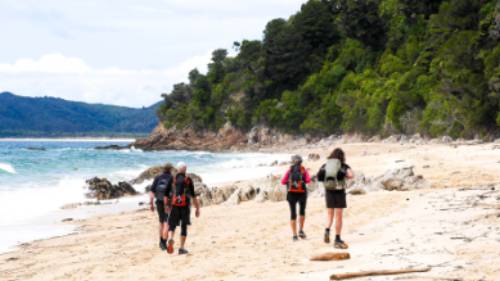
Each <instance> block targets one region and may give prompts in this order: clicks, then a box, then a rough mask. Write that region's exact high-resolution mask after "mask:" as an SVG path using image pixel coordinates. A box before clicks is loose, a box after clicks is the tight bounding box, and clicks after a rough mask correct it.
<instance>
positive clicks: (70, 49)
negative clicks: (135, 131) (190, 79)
mask: <svg viewBox="0 0 500 281" xmlns="http://www.w3.org/2000/svg"><path fill="white" fill-rule="evenodd" d="M304 2H306V0H252V1H250V0H141V1H137V0H120V1H102V0H85V1H62V0H44V1H39V0H23V1H19V0H0V26H2V27H4V28H0V39H1V40H2V42H6V43H5V44H2V51H1V52H0V91H11V92H14V93H16V94H21V95H29V96H43V95H51V96H57V97H62V98H65V99H74V100H81V101H86V102H102V103H112V104H121V105H130V106H141V105H148V104H150V103H153V102H155V101H157V100H159V99H160V96H159V95H160V94H161V93H163V92H168V91H170V89H171V88H172V85H173V84H174V83H177V82H181V81H185V80H186V79H187V73H188V72H189V70H191V69H192V68H194V67H201V68H205V67H206V63H207V62H208V60H209V57H210V56H209V55H208V53H209V52H211V51H212V50H214V49H216V48H227V49H230V48H231V45H232V42H233V41H240V40H242V39H259V38H261V37H262V31H263V29H264V27H265V24H266V23H267V22H268V21H269V20H271V19H273V18H276V17H285V18H287V17H289V16H290V15H292V14H293V13H295V12H296V11H298V9H299V8H300V5H301V4H302V3H304ZM200 54H201V55H200Z"/></svg>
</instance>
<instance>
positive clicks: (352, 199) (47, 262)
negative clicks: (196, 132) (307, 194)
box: [0, 143, 500, 281]
mask: <svg viewBox="0 0 500 281" xmlns="http://www.w3.org/2000/svg"><path fill="white" fill-rule="evenodd" d="M342 147H343V148H344V149H345V151H346V152H347V154H348V162H349V164H351V166H352V167H353V168H354V170H355V172H358V173H359V172H363V173H364V174H365V175H369V176H372V175H379V174H381V173H383V172H384V171H385V170H387V169H388V168H391V167H393V166H395V165H400V164H401V163H406V164H413V165H414V166H415V170H416V172H417V173H419V174H423V175H424V177H425V178H427V179H429V180H430V181H431V183H432V185H433V187H434V188H432V189H427V190H419V191H410V192H385V191H380V192H372V193H368V194H366V195H361V196H349V197H348V209H347V210H346V216H345V222H344V224H345V226H344V234H343V237H344V238H345V240H346V241H347V242H348V243H349V244H350V249H349V250H348V251H349V252H350V254H351V259H350V260H346V261H332V262H311V261H309V260H308V259H309V257H310V256H312V255H313V254H317V253H322V252H328V251H333V247H332V245H331V244H330V245H327V244H324V243H323V242H322V234H323V229H324V220H325V214H324V199H322V198H310V199H309V201H308V209H307V222H306V232H307V234H308V238H307V240H303V241H299V242H292V240H291V235H290V230H289V225H288V219H289V212H288V206H287V203H286V202H265V203H257V202H254V201H252V202H245V203H242V204H240V205H237V206H227V205H219V206H210V207H206V208H203V209H202V216H201V217H200V218H198V219H195V218H193V226H192V227H190V229H189V233H190V234H189V237H188V244H187V246H188V249H189V250H190V252H191V253H190V254H189V255H187V256H178V255H176V254H175V255H168V254H166V253H165V252H161V251H159V249H158V246H157V242H158V241H157V218H156V214H155V213H151V212H150V211H148V210H144V209H143V210H138V211H135V212H129V213H123V214H119V215H107V216H101V217H95V218H90V219H87V220H83V221H77V222H76V223H78V224H80V225H81V227H80V229H79V230H80V231H79V232H78V233H76V234H72V235H67V236H63V237H57V238H52V239H48V240H41V241H35V242H32V243H29V244H26V245H23V246H21V247H19V249H17V250H15V251H13V252H10V253H6V254H3V255H0V280H2V281H3V280H37V281H39V280H147V281H150V280H160V279H164V280H197V281H198V280H328V278H329V275H330V274H331V273H341V272H355V271H360V270H371V269H395V268H404V267H411V266H431V267H432V270H431V271H430V272H427V273H415V274H408V275H399V276H391V277H389V276H382V277H376V278H375V277H371V278H365V279H363V278H361V279H358V280H500V191H499V189H500V185H497V186H496V187H495V190H491V187H480V188H477V187H478V186H480V185H484V184H496V183H500V173H499V171H500V163H499V161H500V149H495V147H496V146H495V145H494V144H485V145H475V146H459V147H456V148H455V147H452V146H447V145H425V146H412V145H404V146H402V145H399V144H380V143H379V144H373V143H370V144H349V145H342ZM331 148H333V147H310V148H306V149H303V148H301V149H299V150H295V149H292V150H288V151H289V152H299V153H301V154H303V155H307V154H308V153H311V152H318V153H320V154H321V155H325V154H326V153H327V151H329V150H330V149H331ZM321 162H322V161H316V162H306V165H307V166H308V167H311V169H312V170H313V171H315V170H317V168H318V167H319V165H320V164H321ZM444 187H448V188H444ZM463 187H467V188H463Z"/></svg>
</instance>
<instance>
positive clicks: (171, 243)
mask: <svg viewBox="0 0 500 281" xmlns="http://www.w3.org/2000/svg"><path fill="white" fill-rule="evenodd" d="M173 252H174V240H172V239H170V240H168V245H167V253H169V254H172V253H173Z"/></svg>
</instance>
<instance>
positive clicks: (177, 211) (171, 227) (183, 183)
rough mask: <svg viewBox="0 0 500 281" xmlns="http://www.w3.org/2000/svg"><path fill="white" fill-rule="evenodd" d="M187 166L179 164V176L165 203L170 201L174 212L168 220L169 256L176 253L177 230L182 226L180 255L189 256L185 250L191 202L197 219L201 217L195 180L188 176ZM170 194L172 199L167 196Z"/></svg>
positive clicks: (169, 190)
mask: <svg viewBox="0 0 500 281" xmlns="http://www.w3.org/2000/svg"><path fill="white" fill-rule="evenodd" d="M186 170H187V166H186V164H184V163H183V162H180V163H178V164H177V174H176V175H175V177H174V181H173V184H172V186H171V187H170V188H169V189H168V190H167V193H166V196H165V201H168V200H170V202H171V205H172V210H171V212H170V216H169V218H168V232H169V233H168V237H170V240H168V245H167V252H168V253H169V254H171V253H173V252H174V240H173V238H174V234H175V228H176V227H177V226H178V225H180V226H181V245H180V248H179V255H183V254H187V253H188V251H187V250H186V248H185V244H186V238H187V228H188V225H190V224H191V221H190V208H191V200H192V201H193V204H194V207H195V209H196V213H195V214H196V217H199V216H200V204H199V202H198V198H196V194H195V191H194V184H193V180H192V179H191V178H190V177H189V176H187V175H186ZM168 194H170V197H167V195H168Z"/></svg>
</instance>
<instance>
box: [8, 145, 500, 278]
mask: <svg viewBox="0 0 500 281" xmlns="http://www.w3.org/2000/svg"><path fill="white" fill-rule="evenodd" d="M337 145H339V146H341V147H343V148H344V150H346V152H347V154H348V160H347V161H348V163H349V164H351V166H353V168H354V170H355V173H358V174H359V173H363V174H364V175H366V176H376V175H379V174H381V173H383V171H385V170H387V169H388V168H391V167H395V166H397V165H401V164H405V165H406V164H409V165H413V166H414V167H415V170H416V172H417V173H418V174H423V175H424V178H426V179H428V180H429V181H430V182H431V184H432V187H433V188H432V189H424V190H418V191H409V192H386V191H380V192H373V193H372V192H370V193H368V194H366V195H361V196H349V199H348V200H349V201H351V200H353V203H352V204H353V205H354V206H353V207H354V208H355V209H356V210H358V211H360V210H365V211H367V210H369V209H368V208H367V207H368V206H373V208H376V209H377V210H378V209H379V208H383V207H385V208H387V210H379V211H377V212H383V213H386V212H389V213H391V212H392V213H394V212H397V211H398V206H399V207H401V205H400V204H401V202H404V201H405V200H404V198H410V202H413V199H412V198H414V199H418V198H420V197H423V198H428V199H429V200H434V201H435V200H438V201H439V200H441V199H446V198H447V197H450V198H452V196H453V197H454V196H455V195H454V194H455V193H457V192H458V193H461V192H459V191H460V188H458V187H478V186H484V185H486V184H497V183H500V175H498V172H497V171H498V169H499V168H500V149H496V144H495V143H486V144H478V145H461V146H460V145H459V146H453V145H445V144H424V145H414V144H403V145H402V144H387V143H351V144H339V143H338V144H334V145H328V144H326V145H307V146H306V148H303V147H301V148H300V149H297V148H295V146H292V147H282V148H281V149H280V150H279V151H277V149H276V148H272V147H271V148H264V149H260V150H258V151H257V152H262V153H269V152H270V151H274V152H279V153H298V154H301V155H302V156H305V157H306V158H305V165H306V167H308V168H309V169H310V170H311V172H312V173H315V172H316V170H317V169H318V168H319V166H320V165H321V164H322V163H323V162H324V155H325V154H326V152H327V151H330V150H331V149H332V148H333V147H335V146H337ZM267 150H270V151H267ZM311 153H319V154H320V155H321V160H319V161H310V160H307V155H309V154H311ZM401 160H403V161H402V162H401ZM427 166H428V167H427ZM275 168H276V169H279V170H286V166H277V167H275ZM471 173H472V174H473V175H474V176H470V175H471ZM275 174H277V173H275ZM258 181H263V182H265V181H268V179H265V178H258V179H252V180H246V181H245V180H243V181H235V182H228V183H227V185H235V186H247V185H249V184H251V183H252V182H258ZM497 189H500V186H499V187H498V188H497ZM471 192H475V191H471ZM481 192H482V191H478V193H477V194H476V193H474V194H475V195H474V196H479V195H481V194H482V193H481ZM439 193H442V194H443V196H442V197H443V198H436V197H435V196H433V194H439ZM462 193H463V192H462ZM422 194H423V195H422ZM372 196H373V197H377V198H378V197H380V199H381V200H383V202H392V203H388V204H390V205H387V204H386V203H383V202H382V203H380V202H377V201H373V200H372V199H371V198H372ZM365 200H367V202H364V201H365ZM399 200H402V201H401V202H400V201H399ZM311 202H312V203H311V204H308V205H309V206H311V205H312V207H309V208H312V210H311V211H308V213H309V214H310V216H311V220H312V222H311V228H312V229H314V230H315V231H314V232H313V233H311V234H312V235H313V236H312V237H311V238H314V239H315V240H320V239H319V237H318V235H319V234H320V233H321V224H322V222H323V206H322V205H323V200H322V199H320V198H313V197H312V198H311ZM355 202H358V203H355ZM368 202H372V203H368ZM374 202H377V203H374ZM423 202H425V201H423ZM464 202H465V201H464ZM365 203H366V204H368V206H366V207H364V206H363V204H365ZM441 203H442V204H444V205H443V207H442V208H443V209H447V208H451V207H450V206H446V204H448V203H446V202H441ZM441 203H440V204H441ZM497 203H498V202H497ZM370 204H375V205H370ZM391 204H395V205H391ZM405 204H406V203H405ZM314 205H317V206H314ZM95 207H96V208H103V207H106V206H95ZM499 207H500V206H499ZM144 208H145V207H144V206H139V205H135V206H134V207H133V209H130V210H124V211H122V212H119V214H99V215H97V216H90V217H88V218H86V219H75V220H73V221H72V222H69V223H64V224H65V225H67V224H71V225H74V224H76V225H77V226H76V229H78V231H77V232H76V233H71V234H68V235H65V236H61V237H55V238H49V239H42V240H36V241H34V242H30V243H28V244H26V245H21V246H19V247H18V248H17V249H14V250H12V251H9V252H7V253H0V260H2V259H4V260H8V259H10V258H13V257H17V256H22V257H23V258H22V259H25V258H27V259H29V255H27V253H28V252H30V251H31V250H30V249H31V248H32V247H35V249H36V251H37V252H38V251H40V252H41V253H40V254H39V255H40V256H41V260H40V262H41V263H42V264H46V265H49V264H58V261H57V260H52V258H50V259H44V258H43V257H48V256H53V255H54V250H53V249H59V248H61V247H64V246H60V245H64V244H65V243H66V242H65V241H73V239H79V240H80V239H83V240H82V241H85V243H88V247H90V248H92V249H94V251H99V252H100V251H101V250H98V249H97V248H96V247H97V245H100V246H99V247H104V249H106V248H109V247H115V248H114V249H115V250H111V251H116V249H118V248H116V247H118V245H114V246H110V245H106V243H98V244H96V243H97V242H96V241H95V240H87V239H88V238H87V237H88V236H92V235H94V234H93V233H94V232H95V231H97V232H98V233H100V235H107V234H105V233H107V232H108V231H111V233H112V234H113V235H118V234H117V233H116V231H113V230H112V229H113V227H111V228H110V229H109V230H105V229H104V230H99V228H96V225H101V227H104V225H102V222H103V221H105V222H109V223H110V224H111V225H116V224H117V222H114V220H118V221H122V220H125V221H124V222H123V223H119V225H120V226H119V227H120V228H124V229H128V230H130V231H133V233H136V234H137V235H139V236H141V235H142V236H143V237H144V239H145V241H146V242H142V243H139V245H136V246H135V247H139V248H141V249H142V251H144V253H142V254H141V253H140V252H138V251H137V250H134V249H133V248H130V247H128V248H127V249H128V250H120V251H125V252H124V253H127V252H129V251H131V252H130V254H132V253H135V254H139V256H143V255H146V256H148V257H151V258H152V260H151V259H150V260H149V261H150V262H153V264H155V263H158V262H159V261H161V260H163V261H164V260H165V259H169V258H170V257H167V256H165V255H162V253H161V252H159V251H157V249H156V244H155V241H154V238H155V236H154V235H152V233H155V227H156V226H157V223H154V222H156V220H155V218H156V216H155V214H151V213H150V212H149V211H146V210H144ZM268 208H270V210H276V212H277V213H276V214H280V215H279V217H280V218H281V219H279V220H278V221H279V222H280V223H278V222H276V223H277V224H276V223H275V224H276V226H273V227H272V228H271V229H277V230H278V231H279V233H280V235H279V236H280V237H283V236H282V235H288V232H289V230H288V227H287V223H286V221H287V216H288V211H287V207H286V204H285V203H284V202H264V203H257V202H255V201H249V202H244V203H242V204H240V205H235V206H228V205H227V204H221V205H213V206H208V207H203V208H202V212H203V213H205V212H207V213H208V214H207V216H208V217H206V216H204V215H202V218H201V219H200V220H198V219H196V220H195V219H194V222H193V227H192V228H193V231H192V233H193V238H192V240H191V239H190V242H188V243H189V244H190V245H191V247H193V248H194V249H195V250H196V253H193V256H192V258H194V259H197V258H196V257H197V256H198V255H200V256H201V257H204V258H209V257H210V254H209V253H208V252H205V250H204V249H203V248H199V247H200V244H199V243H200V242H201V241H198V240H199V239H209V241H208V242H202V244H203V243H209V244H210V243H211V242H210V239H212V240H211V241H214V242H215V243H217V240H219V239H223V237H224V235H223V234H222V233H221V232H220V231H217V232H215V233H211V234H210V232H209V233H206V232H203V231H207V229H206V228H207V226H204V224H205V222H204V221H203V220H204V219H207V220H209V221H210V222H212V223H215V224H217V225H218V223H220V220H221V219H222V218H223V217H225V216H227V215H224V214H225V213H227V212H228V210H230V212H231V213H233V212H234V213H237V214H238V213H240V212H241V214H240V215H242V216H243V217H245V218H249V217H248V216H253V215H251V212H257V213H256V214H254V215H257V217H262V218H263V219H264V218H266V219H264V221H266V223H270V221H269V219H271V221H272V220H275V218H271V217H269V210H267V209H268ZM411 208H415V206H413V207H410V208H409V209H408V208H406V209H405V210H407V212H409V213H412V212H413V211H414V210H413V209H411ZM429 208H430V207H429ZM226 209H228V210H226ZM240 209H241V210H240ZM277 210H279V212H278V211H277ZM356 210H352V211H350V210H349V209H348V213H351V215H348V217H347V218H349V216H351V217H352V216H354V217H353V218H352V219H356V218H358V216H361V217H360V219H361V218H362V217H363V216H364V215H363V214H361V213H357V212H358V211H356ZM438 211H439V210H438ZM453 212H454V211H453V210H452V213H451V214H453ZM464 214H468V213H467V212H465V213H464ZM211 215H213V216H215V217H210V216H211ZM228 218H229V217H228ZM130 220H132V221H136V222H137V223H139V224H140V225H142V228H143V230H142V231H141V229H138V228H137V227H135V226H134V223H132V222H130ZM214 220H215V222H214ZM361 220H362V221H363V223H364V224H366V223H368V221H370V220H368V221H366V219H361ZM377 220H378V219H377ZM377 220H375V221H372V222H371V223H372V224H373V227H375V229H379V228H380V227H381V225H383V223H384V221H385V223H387V221H386V220H383V219H382V220H380V221H377ZM441 220H443V221H447V220H448V218H441ZM308 221H309V219H308ZM497 222H498V219H497ZM254 223H256V222H253V220H252V221H251V222H250V223H249V224H248V226H252V225H253V226H254V227H255V226H256V225H255V224H254ZM393 223H395V225H396V226H397V227H400V226H399V224H401V222H398V221H395V222H393ZM422 223H424V222H422ZM426 223H427V222H426ZM308 224H309V223H308ZM348 225H349V224H348ZM431 225H434V224H431ZM276 227H277V228H276ZM346 227H347V229H348V230H347V233H350V232H352V231H353V230H352V228H354V225H350V226H346ZM360 227H361V225H360ZM366 227H368V226H366ZM401 227H402V226H401ZM406 227H408V226H406ZM105 228H106V229H107V227H105ZM144 228H145V229H147V230H144ZM264 229H267V230H265V231H269V230H270V229H269V228H266V227H264ZM349 229H351V230H349ZM237 230H238V233H239V231H242V232H243V233H245V232H247V231H249V230H248V229H247V227H246V226H244V225H238V226H237ZM356 231H358V230H356ZM359 231H360V230H359ZM97 232H96V233H97ZM144 232H147V233H149V234H147V233H146V234H145V233H144ZM437 232H439V231H437ZM202 233H205V234H202ZM266 233H267V232H266ZM363 233H365V232H363ZM311 234H310V236H311ZM351 234H353V233H351ZM351 234H349V235H351ZM200 235H202V236H203V235H209V237H208V238H202V237H200ZM266 235H267V234H266ZM427 235H429V234H427ZM363 236H364V237H365V238H366V233H365V234H364V235H363ZM120 237H121V238H120V239H125V240H124V242H125V243H126V244H127V245H133V244H134V243H136V242H133V241H132V240H131V239H133V238H132V237H128V236H127V237H128V238H127V237H124V236H120ZM284 237H288V236H284ZM216 238H217V239H216ZM365 238H363V237H359V238H355V240H354V241H357V242H356V243H364V242H363V241H364V239H365ZM238 239H242V238H241V237H240V238H238ZM352 239H353V238H351V239H350V240H352ZM272 241H275V240H272ZM499 241H500V240H499ZM237 242H238V241H236V242H231V243H230V244H231V245H234V246H235V247H236V246H237V245H239V246H241V245H242V244H241V243H251V240H248V239H243V240H242V241H240V243H237ZM191 243H192V244H191ZM276 243H278V241H276ZM279 243H284V242H279ZM398 243H401V241H400V242H398ZM425 243H429V242H428V241H427V242H425ZM38 244H40V245H38ZM313 244H314V245H315V246H314V247H313V248H311V247H308V248H307V249H309V250H308V251H310V252H308V254H312V252H315V253H316V252H317V251H320V252H321V249H323V250H326V249H327V248H325V247H324V246H322V245H321V244H320V243H318V242H317V241H314V242H313ZM403 244H404V243H403ZM431 244H432V243H431ZM48 245H51V246H50V247H47V246H48ZM285 245H288V244H285ZM108 246H109V247H108ZM407 246H408V245H406V246H404V245H403V247H407ZM455 246H456V245H455ZM455 246H454V247H455ZM287 247H288V246H287ZM378 247H382V246H380V245H379V246H378ZM108 250H109V249H108ZM359 250H360V249H356V248H354V249H353V252H352V253H351V254H355V255H362V256H364V255H365V253H363V252H360V251H359ZM76 251H77V252H79V251H81V249H80V250H79V249H76ZM379 251H380V252H381V253H382V252H383V247H382V248H381V249H379ZM236 252H238V251H236ZM248 254H249V255H251V256H254V257H255V258H257V256H259V253H256V254H250V253H248ZM228 255H229V256H230V257H232V258H233V259H234V258H235V256H234V255H231V254H228ZM280 255H281V254H280ZM111 256H113V255H111ZM88 257H89V258H92V255H90V256H88ZM306 258H307V257H303V259H300V261H297V260H295V259H294V261H293V263H299V264H302V263H303V260H304V259H306ZM134 260H136V263H134V265H133V266H134V267H137V266H139V267H141V264H142V266H146V265H147V264H150V262H148V261H147V260H148V259H146V260H142V258H138V259H137V258H135V259H134ZM176 261H179V259H178V258H177V257H175V256H174V257H173V260H172V262H174V263H175V262H176ZM497 261H498V260H497ZM123 262H125V264H126V261H121V262H120V263H118V264H122V265H124V264H123ZM364 262H365V263H366V264H367V265H370V262H369V261H366V260H365V261H364ZM11 263H12V262H9V263H7V264H6V265H5V266H7V267H8V266H9V265H11ZM14 263H15V261H14ZM306 264H307V263H306ZM330 265H331V266H335V264H330ZM82 266H85V263H84V264H83V265H82ZM94 266H95V267H96V268H100V266H98V265H94ZM276 266H278V265H276ZM331 266H330V269H329V270H327V269H328V268H327V267H323V266H320V267H317V266H316V265H315V266H314V271H310V270H306V268H304V269H303V270H304V272H306V273H304V274H302V275H301V274H299V273H296V272H295V273H293V272H294V271H292V272H291V276H296V277H297V278H296V279H294V280H307V278H305V277H304V276H309V277H311V278H313V277H315V276H322V275H325V274H327V273H331ZM346 266H347V265H346ZM371 266H372V267H373V266H374V264H372V265H371ZM457 266H458V265H457ZM462 266H463V265H462ZM278 267H279V266H278ZM146 268H147V267H146ZM203 268H206V269H211V266H210V264H204V265H203ZM244 268H246V267H244ZM265 268H268V267H267V266H264V265H262V268H260V270H261V271H262V270H265ZM346 268H349V267H346ZM351 268H353V269H355V267H354V266H353V264H351ZM4 270H5V269H4V268H2V266H0V273H3V272H4ZM212 270H213V269H212ZM269 270H270V269H269ZM499 270H500V269H499ZM433 271H435V270H434V269H433ZM24 272H29V270H27V271H24ZM211 272H212V273H213V274H216V272H214V271H211ZM143 273H145V272H143ZM432 273H434V275H433V276H435V275H436V274H435V272H432ZM46 274H47V276H51V277H54V275H51V273H49V272H46ZM95 274H97V273H95ZM155 274H157V275H155V276H156V277H158V278H160V277H161V276H162V275H161V273H155ZM221 274H222V273H221ZM489 274H496V271H494V270H493V271H491V272H490V273H489ZM188 275H189V274H188V273H186V272H180V273H179V276H180V277H182V278H184V277H186V278H187V277H188ZM431 275H432V274H431ZM0 276H1V274H0ZM9 276H10V275H9ZM12 276H18V275H12ZM33 276H38V274H35V275H33ZM77 276H78V275H77ZM94 276H95V278H96V279H98V276H99V277H101V276H100V275H94ZM105 276H107V277H109V279H117V277H118V276H121V275H120V274H118V272H117V271H113V273H106V274H105ZM189 276H190V275H189ZM214 276H218V275H214ZM221 276H222V275H221ZM224 276H227V277H228V278H229V280H233V279H239V278H243V280H246V279H245V278H248V280H250V279H252V278H251V277H253V280H255V278H257V277H258V276H260V277H261V278H262V279H264V280H270V279H269V278H266V275H265V274H264V275H258V274H257V273H245V274H243V275H241V274H240V275H238V274H237V272H236V273H231V272H229V273H228V272H226V273H224ZM279 276H280V277H278V278H277V279H276V280H285V279H286V278H285V275H284V274H283V273H282V275H279ZM286 276H289V275H286ZM122 277H123V276H122ZM195 277H197V278H200V275H195ZM195 277H192V279H197V278H195ZM267 277H269V276H267ZM302 277H304V278H302ZM75 278H76V277H75ZM301 278H302V279H301ZM28 279H29V278H28ZM35 279H36V278H35ZM47 279H48V280H52V278H47ZM54 279H57V278H54ZM77 279H78V278H77ZM77 279H75V280H77ZM100 279H102V278H100ZM139 279H141V278H139ZM201 279H203V278H201ZM212 279H213V278H212ZM223 279H224V280H226V279H225V278H223ZM257 279H259V278H257ZM42 280H44V279H43V278H42ZM135 280H137V279H135ZM206 280H208V279H206ZM309 280H310V279H309ZM422 280H426V279H422ZM466 280H468V279H466ZM471 280H472V279H471ZM486 280H489V279H486Z"/></svg>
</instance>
